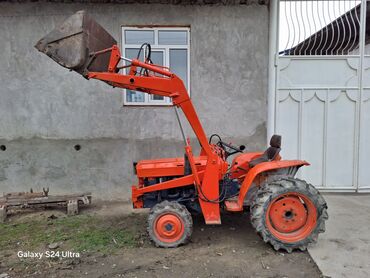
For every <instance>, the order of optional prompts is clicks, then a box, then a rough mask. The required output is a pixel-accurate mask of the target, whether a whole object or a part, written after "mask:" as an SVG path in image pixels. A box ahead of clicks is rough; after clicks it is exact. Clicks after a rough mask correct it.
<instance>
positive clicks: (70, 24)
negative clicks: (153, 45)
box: [35, 11, 117, 77]
mask: <svg viewBox="0 0 370 278" xmlns="http://www.w3.org/2000/svg"><path fill="white" fill-rule="evenodd" d="M115 44H117V42H116V40H115V39H114V38H113V37H112V36H111V35H110V34H109V33H108V32H107V31H106V30H105V29H104V28H103V27H102V26H100V25H99V24H98V23H97V22H96V21H94V20H93V19H92V18H91V17H90V16H89V15H87V14H86V12H85V11H79V12H77V13H75V14H73V15H72V16H70V17H69V18H67V19H66V20H65V21H64V22H63V23H62V24H61V25H60V26H59V27H57V28H55V29H54V30H53V31H51V32H50V33H49V34H48V35H46V36H45V37H43V38H42V39H41V40H39V41H38V42H37V43H36V45H35V47H36V48H37V49H38V50H39V51H41V52H43V53H45V54H46V55H47V56H49V57H50V58H52V59H53V60H54V61H55V62H57V63H58V64H60V65H62V66H63V67H66V68H68V69H70V70H74V71H76V72H78V73H80V74H82V75H83V76H84V77H86V76H87V74H88V72H89V71H93V72H104V71H107V69H108V64H109V59H110V52H107V53H104V54H101V55H98V56H96V57H93V56H92V55H91V54H93V53H95V52H97V51H101V50H103V49H107V48H110V47H112V46H113V45H115Z"/></svg>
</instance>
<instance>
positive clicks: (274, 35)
mask: <svg viewBox="0 0 370 278" xmlns="http://www.w3.org/2000/svg"><path fill="white" fill-rule="evenodd" d="M269 10H270V16H269V21H270V22H269V65H268V67H269V68H268V94H267V144H268V142H269V140H270V137H271V136H272V135H273V134H274V133H275V93H276V70H277V56H278V53H277V52H278V47H277V46H278V26H279V24H278V18H279V17H278V13H279V0H270V9H269Z"/></svg>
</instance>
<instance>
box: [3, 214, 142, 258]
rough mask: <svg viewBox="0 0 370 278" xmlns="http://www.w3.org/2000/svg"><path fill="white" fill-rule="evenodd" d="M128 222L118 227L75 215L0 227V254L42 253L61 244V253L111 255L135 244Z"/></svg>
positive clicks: (26, 221)
mask: <svg viewBox="0 0 370 278" xmlns="http://www.w3.org/2000/svg"><path fill="white" fill-rule="evenodd" d="M130 218H133V217H130V216H129V217H128V218H127V219H126V220H125V221H124V222H128V223H120V222H119V219H116V220H112V219H110V220H107V219H105V218H104V217H101V216H100V217H99V216H91V215H77V216H73V217H61V218H58V219H53V220H51V219H48V220H46V219H32V218H31V219H27V220H24V221H23V222H21V223H14V224H13V223H5V224H0V250H3V251H5V250H9V251H10V250H15V249H16V250H30V249H33V250H36V249H40V250H42V249H47V246H48V245H49V244H51V243H56V242H58V243H62V245H61V247H60V249H61V250H71V251H76V252H99V253H103V254H107V253H110V254H111V253H112V252H114V251H116V250H118V249H120V248H123V247H134V246H135V245H136V244H137V242H138V237H137V236H136V234H137V231H135V230H134V229H135V225H132V226H130V224H132V222H131V221H130ZM130 222H131V223H130Z"/></svg>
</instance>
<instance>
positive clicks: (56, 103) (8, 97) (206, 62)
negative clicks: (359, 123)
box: [0, 2, 268, 199]
mask: <svg viewBox="0 0 370 278" xmlns="http://www.w3.org/2000/svg"><path fill="white" fill-rule="evenodd" d="M81 9H85V10H87V11H88V12H89V13H90V14H92V15H93V17H94V18H95V19H96V20H97V21H98V22H99V23H100V24H101V25H102V26H103V27H104V28H106V29H107V30H108V31H109V32H110V33H111V34H112V35H113V36H114V37H115V38H116V39H117V40H118V41H120V37H121V26H122V25H190V26H191V50H190V55H191V94H192V99H193V101H194V104H195V107H196V109H197V111H198V113H199V117H200V119H201V121H202V123H203V126H204V128H205V130H206V132H207V134H208V135H211V134H212V133H218V134H220V135H221V136H222V137H223V138H225V139H227V140H229V141H233V142H235V143H244V144H245V145H247V149H248V150H250V151H253V150H257V149H263V148H264V147H265V144H266V138H265V137H266V135H265V134H266V127H265V126H266V114H267V103H266V102H267V65H268V6H267V5H265V4H263V5H259V4H255V3H253V4H251V5H230V6H225V5H163V4H162V5H161V4H140V5H138V4H86V3H85V4H81V3H50V2H49V3H45V2H34V3H29V2H25V3H8V2H1V3H0V26H1V28H0V49H1V51H0V146H3V147H2V148H1V147H0V193H1V192H10V191H25V190H29V188H31V187H32V188H33V189H34V190H41V189H42V187H50V194H53V193H54V194H56V193H67V192H79V191H92V192H93V195H94V197H95V198H101V199H128V198H129V197H130V186H131V184H133V183H135V181H136V180H135V177H134V174H133V168H132V162H133V161H138V160H141V159H150V158H161V157H171V156H182V155H183V143H182V138H181V133H180V131H179V128H178V123H177V121H176V118H175V114H174V111H173V108H171V107H124V106H123V92H122V90H120V89H114V88H111V87H109V86H107V85H106V84H104V83H102V82H99V81H93V80H91V81H87V80H85V79H84V78H83V77H81V76H80V75H78V74H76V73H74V72H69V71H68V70H66V69H65V68H62V67H60V66H59V65H58V64H56V63H55V62H53V61H52V60H51V59H49V58H48V57H46V56H45V55H43V54H41V53H39V52H38V51H37V50H36V49H35V48H34V47H33V46H34V44H35V43H36V42H37V40H38V39H40V38H41V37H42V36H44V35H45V34H46V33H48V32H49V31H51V30H52V29H53V28H54V27H56V26H57V25H59V24H60V23H61V22H62V21H63V20H64V19H65V18H67V17H68V16H69V15H71V14H73V13H74V12H76V11H78V10H81ZM186 131H187V134H188V135H189V136H190V137H191V138H193V137H194V136H193V135H192V134H191V133H190V131H189V127H188V126H187V128H186ZM194 141H196V140H194V139H193V142H194ZM77 145H79V146H80V149H79V150H76V149H78V147H77ZM2 149H5V150H2Z"/></svg>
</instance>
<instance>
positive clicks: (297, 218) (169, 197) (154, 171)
mask: <svg viewBox="0 0 370 278" xmlns="http://www.w3.org/2000/svg"><path fill="white" fill-rule="evenodd" d="M35 47H36V48H37V49H38V50H39V51H41V52H43V53H45V54H46V55H48V56H49V57H51V58H52V59H53V60H55V61H56V62H58V63H59V64H61V65H62V66H64V67H66V68H68V69H71V70H74V71H76V72H78V73H80V74H82V75H83V76H84V77H85V78H86V79H98V80H101V81H104V82H106V83H108V84H109V85H111V86H113V87H118V88H124V89H129V90H134V91H140V92H145V93H148V94H153V95H158V96H164V97H169V98H171V100H172V104H173V106H174V107H175V111H176V116H177V120H178V121H179V124H180V128H181V131H182V134H183V137H184V145H185V148H184V157H179V158H164V159H155V160H143V161H139V162H137V163H134V170H135V174H136V175H137V177H138V183H137V184H136V185H134V186H132V202H133V207H134V208H136V209H138V208H150V213H149V217H148V233H149V236H150V238H151V239H152V240H153V241H154V243H155V244H156V245H157V246H160V247H177V246H179V245H181V244H185V243H186V242H187V241H188V240H189V238H190V236H191V234H192V226H193V220H192V214H195V213H202V214H203V216H204V220H205V222H206V224H221V213H220V212H221V210H226V211H231V212H242V211H243V210H244V209H245V207H249V209H250V218H251V222H252V225H253V227H254V228H255V229H256V231H257V232H258V233H259V234H260V235H261V236H262V238H263V240H264V241H265V242H269V243H270V244H272V245H273V247H274V248H275V249H276V250H279V249H285V250H286V251H288V252H291V251H292V250H294V249H301V250H305V249H306V247H307V245H308V244H309V243H312V242H315V241H316V240H317V237H318V234H319V233H321V232H324V231H325V220H326V219H327V218H328V215H327V205H326V202H325V200H324V199H323V197H322V196H321V195H320V193H319V192H318V191H317V190H316V189H315V188H314V187H313V186H312V185H310V184H308V183H307V182H305V181H303V180H299V179H297V178H295V175H296V173H297V171H298V169H299V168H300V167H301V166H307V165H309V164H308V163H307V162H306V161H302V160H282V159H281V157H280V155H279V152H280V149H281V137H280V136H278V135H273V136H272V138H271V141H270V146H269V147H268V149H267V150H266V151H265V152H253V153H244V152H243V150H244V148H245V147H244V146H233V145H231V144H229V143H226V142H224V141H222V139H221V137H220V136H219V135H217V134H213V135H212V136H211V137H210V138H209V139H208V138H207V136H206V134H205V132H204V130H203V127H202V124H201V122H200V120H199V118H198V116H197V113H196V111H195V109H194V106H193V103H192V101H191V99H190V97H189V94H188V92H187V90H186V88H185V86H184V83H183V82H182V80H181V79H180V78H179V77H178V76H176V74H174V73H173V72H171V70H170V69H169V68H166V67H163V66H158V65H154V64H153V63H152V62H151V59H150V56H151V47H150V45H149V44H143V45H142V47H141V49H140V52H141V51H144V53H145V55H144V60H142V61H140V60H139V58H137V59H127V58H125V57H122V55H121V53H120V50H119V48H118V46H117V42H116V41H115V40H114V38H112V37H111V36H110V35H109V34H108V33H107V32H106V31H105V30H104V29H103V28H102V27H101V26H100V25H99V24H98V23H96V22H95V21H94V20H93V19H92V18H91V17H89V16H88V15H87V14H86V13H85V12H84V11H80V12H77V13H76V14H74V15H72V16H71V17H70V18H68V19H67V20H66V21H65V22H64V23H63V24H62V25H61V26H60V27H58V28H56V29H54V30H53V31H52V32H51V33H49V34H48V35H47V36H45V37H44V38H42V39H41V40H40V41H39V42H38V43H37V44H36V46H35ZM138 57H140V53H139V55H138ZM178 109H181V110H182V112H183V114H184V116H185V117H186V119H187V120H188V121H189V123H190V125H191V128H192V130H193V131H194V134H195V136H196V137H197V139H198V141H199V144H200V147H201V150H200V153H199V154H198V155H195V154H193V151H192V146H191V144H190V141H189V139H188V138H186V137H185V135H184V132H183V129H182V126H181V121H180V118H179V113H178V112H179V111H178ZM232 155H235V157H234V158H233V159H232V161H231V162H229V161H228V159H229V158H230V157H231V156H232Z"/></svg>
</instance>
